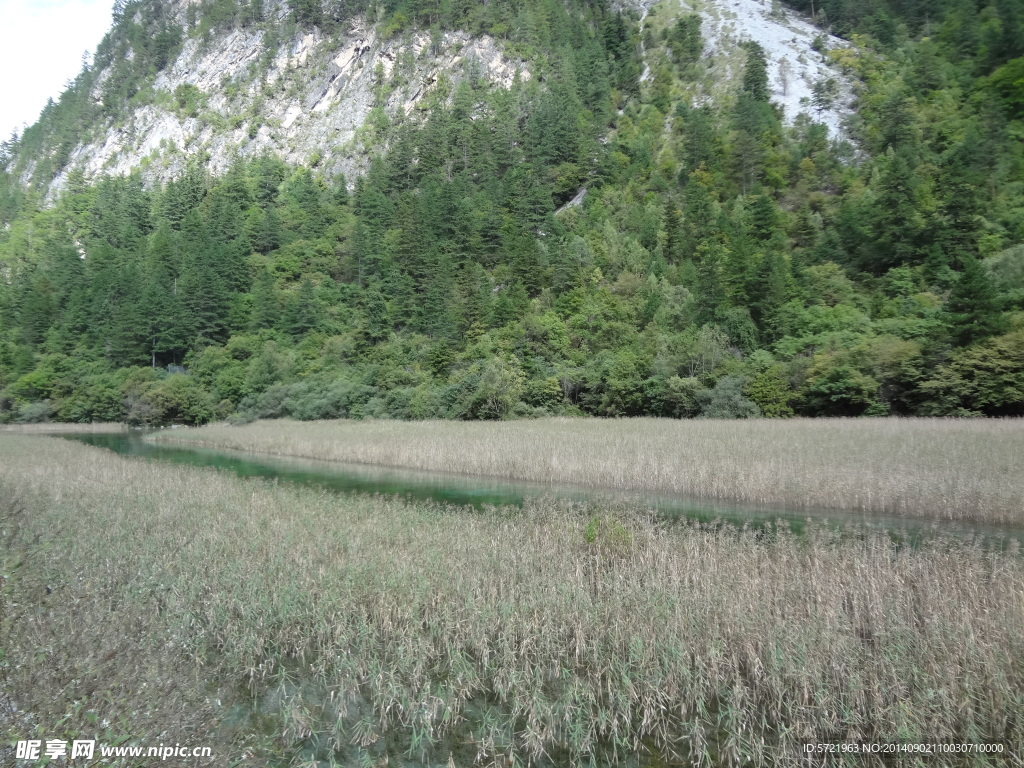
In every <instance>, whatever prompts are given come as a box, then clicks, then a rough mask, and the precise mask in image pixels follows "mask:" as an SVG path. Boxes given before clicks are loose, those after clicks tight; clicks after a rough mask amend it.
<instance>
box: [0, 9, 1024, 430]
mask: <svg viewBox="0 0 1024 768" xmlns="http://www.w3.org/2000/svg"><path fill="white" fill-rule="evenodd" d="M364 5H366V4H365V3H363V4H360V3H344V4H342V3H317V2H316V1H315V0H302V1H301V2H294V3H292V4H291V12H290V13H289V14H288V16H287V18H279V17H276V16H274V17H271V16H270V15H268V14H266V13H265V11H264V8H263V6H262V5H261V4H260V3H248V2H231V1H229V0H213V1H211V0H207V1H206V2H204V3H202V4H198V5H194V6H191V8H192V10H191V12H190V13H191V18H190V19H189V20H188V23H186V24H185V25H184V26H178V25H176V24H174V23H172V22H171V21H169V20H168V18H167V17H166V16H165V15H163V14H162V13H161V4H160V3H159V2H155V0H142V1H140V2H133V3H126V4H125V3H122V4H121V5H120V6H119V8H118V9H117V12H116V13H115V26H114V28H113V30H112V31H111V33H110V35H108V37H107V38H106V40H105V41H104V43H103V45H101V47H100V49H99V50H98V51H97V54H96V61H95V62H94V64H93V65H92V67H91V68H88V67H87V68H86V69H84V70H83V72H82V74H81V75H80V76H79V78H78V79H77V80H76V81H75V82H74V83H73V84H71V85H70V87H69V88H68V90H67V91H66V92H65V93H64V94H63V95H62V96H61V98H60V99H59V100H58V101H56V102H51V104H50V105H49V106H48V107H47V109H46V110H45V111H44V113H43V115H42V117H41V119H40V121H39V122H38V123H37V124H36V125H34V126H32V127H31V128H29V129H27V130H26V131H25V132H24V134H23V135H21V136H20V137H12V139H11V140H10V141H8V142H7V143H5V144H4V151H3V157H2V167H3V172H2V173H0V220H2V231H0V422H3V421H6V422H10V421H22V422H26V421H44V420H54V421H69V422H90V421H128V422H129V423H135V424H165V423H188V424H198V423H203V422H206V421H210V420H213V419H225V418H232V419H238V420H247V419H253V418H272V417H280V416H290V417H293V418H297V419H319V418H336V417H352V418H364V417H377V418H400V419H420V418H457V419H500V418H509V417H528V416H536V415H544V414H567V415H571V414H592V415H601V416H635V415H652V416H669V417H729V418H733V417H753V416H766V417H780V418H781V417H787V416H793V415H806V416H861V415H865V416H874V415H889V414H893V415H922V416H929V415H932V416H965V415H984V416H1008V415H1017V416H1019V415H1024V4H1022V3H1021V2H1020V0H967V2H964V1H963V0H958V1H957V2H954V1H953V0H939V1H937V2H925V0H917V1H908V0H873V1H872V2H858V3H852V2H848V1H847V0H821V1H820V2H818V3H816V4H815V7H814V8H813V9H812V7H811V4H810V3H809V2H807V0H794V2H791V3H790V5H791V6H792V7H794V8H796V9H797V10H800V11H804V12H808V13H810V12H811V11H812V10H813V11H814V13H815V16H816V19H817V21H818V23H819V24H820V25H822V27H823V28H825V27H830V28H831V30H832V31H833V32H834V33H836V34H839V35H842V36H843V37H846V38H847V39H849V40H851V41H852V42H853V43H854V45H853V46H852V47H848V48H837V49H836V50H833V51H827V50H824V51H822V54H823V55H826V56H830V57H831V59H832V61H833V62H834V63H835V64H837V65H838V66H840V67H841V68H842V70H843V71H844V72H845V73H846V75H847V76H848V77H849V78H850V79H851V81H852V82H853V83H854V86H855V88H856V97H857V102H856V111H855V114H854V115H853V116H852V117H851V119H850V120H849V121H848V128H847V132H846V134H845V135H842V136H837V135H833V134H830V133H829V131H828V130H827V129H826V127H825V126H824V125H822V124H818V123H816V122H815V119H814V118H815V108H814V107H815V106H816V107H822V106H823V104H824V102H825V101H826V100H827V99H828V94H827V93H826V92H825V90H824V89H823V90H822V93H821V96H820V100H821V103H818V104H816V105H814V106H812V107H811V108H810V109H809V112H810V116H809V117H807V116H805V117H802V118H798V119H797V120H796V121H795V122H793V123H791V124H788V123H784V122H783V121H782V119H781V115H780V110H779V109H778V108H777V107H776V106H774V105H773V104H772V102H771V98H770V89H769V84H768V74H767V67H766V54H765V51H763V50H762V49H761V48H760V47H759V46H757V45H756V44H750V45H747V46H745V47H744V48H743V55H744V57H745V58H744V61H743V75H742V79H741V81H740V82H738V83H737V84H736V86H735V87H734V88H732V89H731V90H730V91H729V92H727V93H722V94H720V95H719V97H718V98H716V99H715V100H714V101H713V102H710V103H705V104H701V105H699V106H698V105H696V104H695V103H694V100H693V99H692V98H691V95H692V93H693V88H692V84H693V83H695V82H697V81H698V80H700V79H701V78H702V76H703V75H704V72H703V71H702V68H703V67H704V63H703V51H704V48H705V45H706V41H705V40H704V39H703V38H702V36H701V31H700V23H699V19H698V18H697V17H694V16H689V15H686V14H683V15H681V16H679V17H677V18H671V19H669V18H666V14H665V11H664V10H659V8H655V12H654V13H651V14H649V15H648V16H647V17H646V18H644V19H643V20H642V21H641V18H640V16H639V14H637V13H635V12H632V11H628V10H614V9H613V8H612V7H610V6H609V3H608V2H606V0H565V1H564V2H556V0H492V1H491V2H490V3H487V4H480V3H471V2H466V1H459V0H452V1H451V2H449V1H448V0H442V1H440V2H438V1H437V0H388V2H384V3H381V4H378V6H376V18H377V19H378V21H377V24H378V25H379V26H380V28H381V29H382V30H384V32H385V33H386V34H387V35H391V36H401V35H403V34H406V33H407V32H408V30H410V29H414V28H419V29H432V30H446V29H459V30H465V31H467V32H469V33H472V34H482V33H487V34H490V35H492V36H493V37H494V38H495V39H497V40H499V41H500V42H501V44H502V45H504V46H506V47H507V48H508V49H509V50H511V51H514V52H515V53H516V55H517V56H520V57H521V58H522V59H523V60H524V61H526V62H527V66H528V68H529V71H530V72H531V74H532V77H530V78H528V79H527V78H522V79H519V78H517V79H516V81H515V82H514V83H513V84H512V86H511V88H507V89H506V88H502V87H498V86H495V85H493V84H491V83H490V82H489V81H488V80H487V79H486V78H484V77H482V76H480V77H473V76H468V77H464V78H461V79H460V80H459V81H458V83H457V84H453V82H445V81H443V80H440V81H439V82H438V83H437V84H436V86H435V87H434V90H433V91H432V92H431V93H430V94H428V96H427V97H426V100H425V101H424V102H423V103H421V105H420V107H419V108H418V109H416V110H414V111H413V112H412V113H410V114H409V116H408V117H407V118H405V119H404V120H398V121H391V122H388V121H382V122H381V124H379V125H376V126H375V127H374V128H373V130H374V131H375V132H376V135H375V143H374V149H373V150H372V152H371V158H370V159H368V160H367V171H366V173H365V174H364V175H359V176H357V177H355V178H345V177H344V176H339V175H330V174H327V173H324V172H322V171H321V169H320V167H319V166H318V164H316V163H310V167H292V166H288V165H286V164H285V163H283V162H282V161H281V160H279V159H277V158H276V157H274V156H271V155H263V156H250V157H246V156H243V155H239V157H238V158H237V159H236V160H235V162H234V163H233V164H232V166H231V167H230V169H229V170H228V172H227V173H225V174H223V175H220V176H214V175H212V174H210V173H209V172H208V171H207V170H206V168H205V164H204V159H203V158H202V157H194V158H191V159H190V162H189V164H188V167H187V170H186V171H185V172H183V173H182V174H181V175H180V176H178V177H177V178H176V179H174V180H172V181H170V182H168V183H166V184H150V183H148V182H147V181H146V180H145V178H144V176H143V175H142V174H141V173H136V174H133V175H130V176H127V177H121V176H109V177H102V178H96V179H90V178H86V176H85V175H84V174H83V173H82V172H81V171H80V170H74V169H73V170H71V172H70V175H69V177H68V181H67V183H66V184H65V185H64V187H63V189H62V191H61V193H60V194H59V195H58V196H56V198H47V196H46V191H47V185H48V184H49V182H50V181H51V180H52V179H53V178H54V177H55V176H56V175H57V174H58V173H59V172H61V171H62V170H66V167H67V165H68V162H69V158H70V153H71V150H72V148H73V147H74V146H75V143H76V142H77V141H79V140H80V138H81V136H82V135H83V133H84V132H85V131H86V130H87V129H88V127H89V126H91V125H94V124H95V123H96V122H97V121H100V120H113V119H117V118H118V117H119V116H120V115H121V112H123V111H124V110H125V109H128V108H130V107H131V105H132V103H133V102H132V100H133V99H139V98H144V96H145V93H146V88H147V83H148V82H149V80H151V78H152V77H153V76H154V75H155V73H157V72H159V71H160V70H161V69H162V68H164V67H166V66H167V64H168V63H169V62H170V61H173V59H174V56H175V55H176V53H177V51H178V50H179V49H180V47H181V45H182V41H183V40H185V39H187V38H189V37H190V36H203V35H211V34H216V32H217V30H220V29H223V28H228V27H232V26H262V27H264V28H266V29H268V30H273V31H274V34H275V35H276V36H277V37H278V38H279V39H284V38H286V37H287V35H289V34H294V32H295V30H297V29H298V30H301V29H302V28H305V27H309V26H317V27H319V28H325V29H333V28H337V29H342V28H343V27H344V25H345V23H346V20H347V19H348V18H349V17H351V16H352V15H354V14H359V13H363V12H365V11H366V10H367V9H366V8H364V7H363V6H364ZM659 13H660V15H659ZM125 46H130V47H131V49H132V50H133V51H134V52H135V55H134V56H133V57H132V58H131V59H128V58H125V57H124V56H123V50H124V47H125ZM115 60H116V62H117V63H116V65H115V64H112V62H115ZM108 65H110V66H113V70H112V74H110V75H109V76H107V77H106V78H105V80H103V82H102V84H101V87H102V89H103V94H104V97H103V98H102V99H101V100H99V101H97V100H94V99H92V98H90V93H91V92H92V91H93V89H94V88H96V87H98V85H97V83H98V82H99V81H98V80H97V79H96V77H97V76H96V73H97V72H98V71H100V70H101V69H102V68H103V67H105V66H108ZM645 66H648V67H650V73H649V76H648V77H645V78H643V79H642V80H641V72H642V71H643V70H644V67H645ZM179 96H180V98H181V99H182V100H183V103H184V101H187V99H188V97H189V94H187V93H182V94H179ZM581 190H585V191H586V194H585V195H583V196H582V199H580V196H579V193H580V192H581Z"/></svg>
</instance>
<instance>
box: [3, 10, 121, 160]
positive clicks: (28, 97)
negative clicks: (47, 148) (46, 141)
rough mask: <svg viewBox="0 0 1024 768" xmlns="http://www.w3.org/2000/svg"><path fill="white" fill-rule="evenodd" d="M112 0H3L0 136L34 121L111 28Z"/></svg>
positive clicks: (6, 136)
mask: <svg viewBox="0 0 1024 768" xmlns="http://www.w3.org/2000/svg"><path fill="white" fill-rule="evenodd" d="M113 5H114V3H113V0H0V141H6V140H7V139H8V138H10V135H11V130H12V129H15V128H17V129H18V133H19V135H20V134H21V132H22V130H24V124H26V123H27V124H28V125H32V123H34V122H35V121H36V119H37V118H38V117H39V113H40V112H41V111H42V109H43V107H45V106H46V100H47V99H49V98H53V100H54V101H56V100H57V98H58V97H59V96H60V94H61V92H62V91H63V90H64V85H65V83H67V81H68V80H73V79H74V78H75V77H76V76H77V75H78V73H79V72H81V70H82V53H83V52H84V51H86V50H88V51H89V52H90V53H93V52H95V50H96V46H97V45H99V42H100V40H102V39H103V35H104V34H106V32H107V30H108V29H109V28H110V23H111V9H112V8H113Z"/></svg>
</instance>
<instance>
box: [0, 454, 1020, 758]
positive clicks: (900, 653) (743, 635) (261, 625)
mask: <svg viewBox="0 0 1024 768" xmlns="http://www.w3.org/2000/svg"><path fill="white" fill-rule="evenodd" d="M0 515H2V521H0V529H2V530H0V533H2V535H0V546H2V547H3V549H2V557H3V570H2V573H3V579H4V581H3V589H2V591H0V601H2V604H0V638H3V651H4V656H3V659H4V661H3V663H0V681H2V685H0V690H3V691H5V694H3V695H2V696H0V725H2V728H3V730H4V732H5V741H9V740H10V739H15V738H30V737H32V733H34V732H38V733H40V734H43V737H44V738H45V737H47V736H49V737H51V738H52V737H56V738H65V737H68V738H73V737H75V736H76V735H77V736H79V737H85V738H93V737H94V736H98V737H99V738H101V739H104V738H106V739H108V740H109V741H110V742H112V741H113V740H114V739H115V738H130V739H133V740H136V741H139V742H142V743H144V742H147V741H150V742H152V741H163V742H174V741H180V742H182V743H209V744H216V745H217V749H216V750H215V759H214V761H213V763H211V764H217V765H233V764H236V762H238V761H241V760H243V759H244V761H245V763H246V764H264V765H296V766H298V765H323V766H327V765H332V764H335V765H365V766H371V765H384V764H388V765H396V764H397V765H402V764H412V765H455V766H464V765H465V766H468V765H494V766H509V765H537V766H548V765H608V766H612V765H637V766H640V765H644V766H663V765H669V764H683V765H691V764H692V765H707V766H712V765H714V766H741V765H743V766H748V765H750V766H768V765H797V764H801V765H807V764H808V760H807V758H806V757H804V755H803V753H802V745H803V743H804V742H808V741H811V742H819V741H837V740H844V741H845V740H860V739H864V740H891V739H897V740H909V741H918V740H920V741H934V740H948V741H968V742H995V741H998V742H1001V743H1002V744H1004V749H1005V751H1004V752H1003V753H1002V755H1000V756H999V757H998V758H997V759H992V758H986V757H984V756H979V755H960V756H956V757H950V758H942V759H941V760H938V761H937V760H935V759H934V758H926V759H925V760H923V761H921V762H920V764H921V765H925V764H927V765H948V764H972V765H973V764H977V765H984V764H996V763H997V762H998V763H999V764H1005V763H1006V762H1012V761H1014V760H1020V759H1021V757H1022V756H1024V755H1022V754H1021V752H1020V749H1021V745H1022V744H1024V721H1022V720H1021V718H1020V713H1021V712H1022V711H1024V559H1022V558H1021V557H1020V554H1019V552H1018V551H1017V550H1016V545H1015V544H1014V543H1012V542H1011V543H1010V545H1009V546H1008V547H1007V548H1000V547H993V546H988V545H986V544H984V543H983V542H980V541H964V540H958V541H953V540H947V539H944V538H941V537H938V538H934V539H930V540H928V541H925V542H924V543H923V544H922V545H921V546H920V547H916V548H906V547H902V548H901V547H900V546H899V545H898V544H896V543H894V542H893V541H892V540H890V538H889V537H887V536H885V535H884V534H878V533H872V532H865V531H863V530H860V531H858V530H854V529H849V530H845V531H837V530H835V529H827V528H812V529H810V530H809V531H808V532H806V533H804V534H802V535H799V536H797V535H795V534H792V533H790V532H788V531H787V530H786V529H785V527H780V528H778V529H776V530H769V531H756V532H755V531H751V530H737V529H735V528H731V527H708V526H701V525H699V524H679V525H668V524H665V523H663V522H659V521H658V520H656V519H654V518H652V517H649V516H646V515H644V514H642V513H640V512H638V511H631V510H628V509H619V510H614V509H608V508H596V507H585V506H582V505H574V504H570V503H568V502H558V503H556V502H533V503H530V504H528V505H527V506H526V507H525V508H523V509H521V510H520V509H492V510H489V511H485V512H483V513H479V512H472V511H469V510H466V509H463V508H453V507H444V506H440V505H433V504H413V503H410V502H408V501H405V500H401V499H395V498H387V497H381V496H366V495H363V496H338V495H332V494H328V493H322V492H317V491H315V490H312V489H309V488H298V487H289V486H278V485H275V484H272V483H267V482H264V481H245V480H241V479H239V478H235V477H232V476H229V475H226V474H222V473H217V472H212V471H205V470H200V469H195V468H191V467H181V466H169V465H162V464H157V463H147V462H141V461H132V460H127V459H124V458H121V457H118V456H116V455H114V454H111V453H108V452H105V451H100V450H97V449H95V448H91V447H88V446H83V445H79V444H75V443H70V442H65V441H59V440H54V439H52V438H46V437H34V436H23V435H9V434H4V435H0ZM69 629H73V631H69ZM57 730H59V731H60V735H58V734H56V733H55V731H57ZM897 762H899V761H897ZM904 762H905V763H906V764H912V761H911V760H910V759H906V760H904ZM810 764H815V761H813V760H812V761H810ZM830 764H834V763H830ZM849 764H851V765H857V766H862V765H875V764H879V765H880V764H881V761H880V759H879V758H877V757H876V758H869V757H857V758H849Z"/></svg>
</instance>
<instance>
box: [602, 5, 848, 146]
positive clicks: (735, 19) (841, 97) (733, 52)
mask: <svg viewBox="0 0 1024 768" xmlns="http://www.w3.org/2000/svg"><path fill="white" fill-rule="evenodd" d="M616 5H617V6H618V7H620V8H630V9H632V10H634V11H636V12H637V13H639V14H640V16H641V18H646V16H647V14H648V13H651V12H652V9H656V12H658V13H666V14H667V13H670V12H672V13H677V12H678V11H670V10H668V8H666V6H667V3H659V2H658V0H618V2H617V3H616ZM680 5H681V6H682V12H683V13H697V14H699V15H700V16H701V18H702V19H703V24H702V25H701V32H702V34H703V36H704V40H705V45H706V47H705V56H706V58H707V63H708V66H709V69H710V73H711V75H712V78H711V79H712V80H713V81H714V82H716V83H717V84H719V85H718V87H716V88H714V89H711V90H710V91H708V92H706V93H704V94H703V95H702V96H701V98H700V101H702V102H711V101H715V100H716V99H718V98H720V97H721V91H722V90H724V89H725V87H728V86H730V85H735V83H737V82H738V81H739V80H740V78H741V77H742V73H743V64H744V62H745V60H746V57H745V56H744V55H743V53H742V52H741V51H740V43H742V42H744V41H747V40H752V41H754V42H756V43H758V44H760V45H761V47H762V48H764V50H765V53H766V54H767V58H768V84H769V86H770V87H771V89H772V101H774V102H775V103H776V104H778V105H780V106H781V107H782V109H783V117H784V119H785V120H786V122H789V123H792V122H793V120H794V119H795V118H796V117H797V115H799V114H800V113H801V112H805V113H807V114H809V115H811V116H812V117H813V119H814V121H815V122H819V123H824V124H825V125H827V126H828V128H829V132H830V134H831V135H832V136H833V137H840V136H842V135H843V133H844V131H843V121H844V119H845V118H846V117H847V116H849V115H850V114H851V112H852V109H851V106H850V104H851V102H852V84H851V83H850V81H849V78H847V77H846V76H845V75H844V74H843V73H842V72H841V71H839V69H838V68H836V67H834V66H833V65H831V64H830V63H829V62H828V61H827V59H826V58H825V57H824V56H823V55H822V54H821V53H818V52H816V51H814V50H813V49H812V47H811V46H812V43H813V41H814V40H815V38H819V37H820V39H821V42H822V43H823V44H824V47H825V48H827V49H834V48H842V47H846V46H848V45H849V43H847V42H846V41H845V40H842V39H840V38H838V37H835V36H833V35H829V34H827V33H825V32H822V30H820V29H818V28H817V27H815V26H814V25H813V24H811V23H810V22H809V21H807V20H806V19H804V18H802V17H800V15H799V14H797V13H795V12H793V11H791V10H788V9H786V8H784V7H783V6H782V5H781V4H780V3H779V2H777V0H776V1H775V2H773V0H680ZM645 74H646V70H645ZM830 79H831V80H833V81H834V82H835V84H836V93H835V98H834V100H833V102H832V104H831V105H830V106H828V107H827V108H824V109H820V110H819V109H816V108H815V107H814V105H813V91H812V88H813V86H814V84H815V83H816V82H824V81H827V80H830Z"/></svg>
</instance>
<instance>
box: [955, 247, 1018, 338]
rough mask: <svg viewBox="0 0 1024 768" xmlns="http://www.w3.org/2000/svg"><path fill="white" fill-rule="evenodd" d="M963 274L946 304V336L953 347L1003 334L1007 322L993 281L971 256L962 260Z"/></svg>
mask: <svg viewBox="0 0 1024 768" xmlns="http://www.w3.org/2000/svg"><path fill="white" fill-rule="evenodd" d="M963 265H964V268H963V271H962V272H961V273H960V279H959V280H957V282H956V284H955V285H954V286H953V290H952V291H951V292H950V295H949V300H948V301H947V302H946V307H945V310H946V313H947V315H948V316H949V332H950V336H951V338H952V339H953V343H954V344H955V345H957V346H959V347H966V346H968V345H970V344H973V343H975V342H977V341H981V340H982V339H986V338H988V337H990V336H996V335H998V334H1000V333H1004V332H1005V331H1006V329H1007V322H1006V318H1005V316H1004V315H1003V313H1002V311H1001V310H1002V306H1001V305H1002V302H1001V301H1000V298H999V294H998V293H997V292H996V288H995V285H993V283H992V278H990V277H989V276H988V272H987V271H986V270H985V268H984V267H983V266H982V265H981V262H980V261H978V260H977V259H976V258H974V257H973V256H968V257H967V258H965V259H964V260H963Z"/></svg>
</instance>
